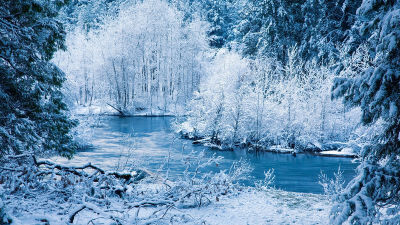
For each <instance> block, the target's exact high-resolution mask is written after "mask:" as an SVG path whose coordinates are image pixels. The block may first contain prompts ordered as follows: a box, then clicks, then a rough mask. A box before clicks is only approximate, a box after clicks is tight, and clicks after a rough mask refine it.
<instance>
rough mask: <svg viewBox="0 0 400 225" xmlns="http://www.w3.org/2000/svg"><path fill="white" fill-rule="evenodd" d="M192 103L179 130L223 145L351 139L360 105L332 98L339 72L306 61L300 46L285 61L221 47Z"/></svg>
mask: <svg viewBox="0 0 400 225" xmlns="http://www.w3.org/2000/svg"><path fill="white" fill-rule="evenodd" d="M210 60H211V66H210V67H209V68H208V70H207V76H206V78H205V81H204V82H202V84H201V86H200V91H199V92H196V93H195V95H194V98H193V99H192V101H191V103H190V110H189V112H188V116H187V117H186V120H185V121H184V122H182V123H181V125H178V126H177V127H178V128H177V129H178V131H180V132H182V133H183V134H186V135H188V136H189V137H191V138H205V140H204V141H210V142H212V143H213V144H217V145H222V147H223V148H232V147H234V146H239V145H245V146H248V145H251V146H253V147H255V148H265V147H268V146H271V145H283V146H286V147H292V148H293V147H295V148H297V149H298V150H303V149H307V148H309V147H307V146H310V145H311V146H314V147H315V146H320V145H321V143H326V142H332V141H342V142H343V141H347V140H349V136H350V134H351V133H352V132H353V131H354V129H355V128H356V127H357V124H358V122H357V120H358V117H359V116H360V113H359V111H358V110H351V111H350V110H349V108H348V107H346V106H345V105H343V104H341V103H340V102H339V101H338V100H331V98H330V89H331V86H332V84H333V78H334V77H335V75H334V73H333V71H332V70H331V69H329V68H328V67H325V66H322V65H321V64H318V63H316V62H307V63H304V62H302V61H301V60H300V57H299V56H298V53H297V49H296V48H291V49H290V51H289V59H288V60H289V61H288V63H287V65H285V66H282V65H281V64H280V63H279V62H278V61H276V60H275V59H273V58H267V57H264V58H259V59H254V60H250V59H244V58H242V57H241V56H239V55H238V54H237V53H235V52H232V51H227V50H220V51H218V52H217V54H216V55H215V57H214V58H212V59H210Z"/></svg>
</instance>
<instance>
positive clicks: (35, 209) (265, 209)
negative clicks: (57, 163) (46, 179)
mask: <svg viewBox="0 0 400 225" xmlns="http://www.w3.org/2000/svg"><path fill="white" fill-rule="evenodd" d="M6 201H7V200H6ZM60 201H61V200H59V199H50V198H48V196H37V197H36V198H31V197H27V198H22V197H21V198H17V197H15V196H9V197H8V201H7V204H8V205H7V206H8V210H9V211H10V212H12V219H13V221H14V223H13V224H16V225H19V224H21V225H23V224H52V225H58V224H59V225H61V224H67V223H68V220H69V217H70V216H71V214H72V213H73V212H74V211H75V210H76V209H77V208H79V207H81V205H80V204H76V205H73V204H68V203H61V204H60V203H59V202H60ZM61 202H62V201H61ZM127 204H128V205H129V203H127V202H126V201H123V200H121V201H115V199H114V200H112V201H110V202H109V205H108V206H107V207H104V208H103V209H101V208H97V207H95V206H94V205H90V204H89V203H88V205H90V206H92V207H93V208H94V209H93V210H91V209H85V210H82V211H81V212H80V213H79V214H77V215H76V216H75V218H74V221H75V222H74V223H72V224H90V221H93V222H94V224H99V223H101V224H112V223H113V222H115V221H113V220H110V219H109V218H107V217H105V215H99V214H98V213H96V210H97V211H101V210H104V211H107V209H108V210H109V211H115V213H116V214H120V215H121V214H123V215H124V218H125V221H129V223H126V224H146V223H148V222H150V223H152V224H169V223H174V224H227V223H228V224H238V225H239V224H255V225H256V224H328V222H327V221H328V220H329V219H328V217H329V210H330V207H331V204H330V203H329V202H328V200H327V199H326V198H325V197H324V196H322V195H316V194H302V193H292V192H285V191H279V190H274V189H269V190H267V191H261V190H256V189H254V188H249V189H246V190H243V191H241V192H240V193H237V194H236V195H230V196H222V197H220V198H219V201H214V202H213V203H212V204H210V205H208V206H205V207H199V208H197V207H196V208H188V209H184V208H182V209H176V208H171V209H170V210H169V211H168V212H166V214H165V215H163V214H161V215H158V217H155V218H153V219H152V220H149V219H148V217H149V216H150V215H152V214H153V213H156V212H157V211H158V210H163V209H164V208H163V207H150V208H143V209H140V210H139V209H138V208H129V207H127V206H126V205H127ZM46 221H47V223H46ZM123 224H125V223H123Z"/></svg>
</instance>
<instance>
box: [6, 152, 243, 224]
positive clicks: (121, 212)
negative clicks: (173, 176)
mask: <svg viewBox="0 0 400 225" xmlns="http://www.w3.org/2000/svg"><path fill="white" fill-rule="evenodd" d="M203 154H204V153H202V154H200V155H199V154H197V155H194V154H191V155H189V156H188V157H186V159H185V162H183V163H185V165H186V170H185V171H184V173H183V175H182V177H181V178H179V179H177V180H175V181H174V182H171V181H168V180H167V179H165V178H164V177H163V176H160V175H149V174H147V175H146V176H143V175H142V174H143V173H144V171H141V170H137V171H131V172H117V171H113V172H108V171H105V170H103V169H101V168H99V167H96V166H94V165H92V164H90V163H89V164H86V165H84V166H79V167H72V166H64V165H60V164H56V163H53V162H50V161H46V160H38V159H36V158H35V157H34V156H31V155H21V156H17V157H9V158H7V161H3V162H2V166H1V167H0V196H3V201H4V204H5V205H6V206H7V210H8V211H9V212H11V214H10V215H11V218H13V220H14V221H15V222H16V223H18V222H20V223H22V224H24V223H25V224H30V223H38V221H39V222H40V221H42V222H43V221H47V222H49V223H50V224H60V223H63V224H65V223H71V224H76V223H78V224H81V223H84V224H86V223H89V224H90V223H91V222H92V223H93V222H103V223H114V224H132V223H142V222H143V223H147V222H156V221H159V222H161V221H176V222H185V221H186V222H187V221H189V220H193V218H191V217H190V216H189V215H186V214H185V213H183V212H182V211H181V210H182V209H185V208H193V207H202V206H206V205H209V204H210V203H212V202H213V201H218V200H219V197H220V196H223V195H229V194H232V193H236V191H237V190H238V188H239V187H240V186H238V185H237V182H236V181H237V180H240V179H241V178H242V177H245V176H244V175H245V174H246V173H248V172H249V171H250V168H249V167H248V165H247V164H246V163H245V162H243V161H241V162H238V163H235V164H234V165H233V166H232V168H231V169H230V170H229V171H220V172H215V173H211V172H210V173H204V172H203V168H205V167H217V166H218V163H219V160H220V159H221V158H220V157H211V158H210V159H204V158H203ZM7 218H8V217H7Z"/></svg>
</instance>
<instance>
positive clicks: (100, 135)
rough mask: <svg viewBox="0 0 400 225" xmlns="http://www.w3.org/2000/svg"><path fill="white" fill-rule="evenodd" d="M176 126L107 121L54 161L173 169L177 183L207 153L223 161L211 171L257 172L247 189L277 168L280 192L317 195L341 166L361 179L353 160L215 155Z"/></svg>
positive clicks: (164, 120)
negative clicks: (86, 143)
mask: <svg viewBox="0 0 400 225" xmlns="http://www.w3.org/2000/svg"><path fill="white" fill-rule="evenodd" d="M172 121H174V117H112V116H109V117H108V116H105V117H101V124H102V126H99V127H94V128H92V132H93V133H92V137H93V139H92V145H93V147H92V148H88V149H86V150H84V151H80V152H78V153H77V154H76V156H75V157H74V158H73V159H72V160H69V161H67V160H66V159H62V158H59V157H56V158H53V160H55V161H58V162H60V163H65V164H70V165H82V164H85V163H88V162H91V163H93V164H95V165H98V166H101V167H103V168H105V169H111V170H121V169H129V168H130V166H133V167H140V168H145V169H147V170H149V171H151V172H154V173H156V172H157V171H164V173H165V171H167V170H168V178H169V179H171V180H173V179H174V178H176V177H178V176H181V175H182V173H183V171H184V170H185V167H186V166H185V160H187V156H188V155H189V154H193V155H198V154H199V153H200V152H202V151H204V152H205V157H211V156H212V155H213V154H215V155H216V156H221V157H223V159H222V160H221V162H220V163H219V164H218V167H213V168H209V170H214V171H216V170H221V169H222V170H225V169H226V170H228V169H229V168H230V167H231V165H232V163H233V162H235V161H238V160H240V159H242V160H245V161H247V162H248V163H249V164H250V166H251V167H252V168H253V171H252V172H251V173H250V175H249V176H247V179H246V180H244V181H242V183H243V184H244V185H254V182H255V181H258V180H262V179H264V171H267V170H269V169H274V174H275V187H277V188H279V189H282V190H285V191H293V192H304V193H316V194H319V193H322V192H323V189H322V187H321V186H320V185H319V184H318V180H319V178H318V177H319V174H320V173H321V171H322V172H323V173H325V174H327V175H328V176H329V177H333V173H334V172H337V170H338V167H340V169H341V171H342V172H343V177H344V180H345V181H346V182H348V181H349V180H350V179H351V178H352V177H353V176H354V175H355V168H356V167H357V163H353V162H352V159H349V158H340V157H322V156H314V155H307V154H297V156H296V157H294V156H292V155H290V154H277V153H270V152H265V153H258V154H255V153H248V152H246V151H243V150H237V151H214V150H211V149H209V148H207V147H205V146H201V145H193V144H192V142H191V141H190V140H186V139H182V138H180V137H179V136H178V135H176V134H175V133H174V132H173V130H172V129H171V122H172ZM161 167H163V169H160V168H161Z"/></svg>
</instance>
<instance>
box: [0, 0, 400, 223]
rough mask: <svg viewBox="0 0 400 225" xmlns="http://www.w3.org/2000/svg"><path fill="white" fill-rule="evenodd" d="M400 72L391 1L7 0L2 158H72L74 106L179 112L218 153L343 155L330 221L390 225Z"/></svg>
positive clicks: (399, 171) (395, 192)
mask: <svg viewBox="0 0 400 225" xmlns="http://www.w3.org/2000/svg"><path fill="white" fill-rule="evenodd" d="M399 68H400V2H399V1H398V0H373V1H371V0H355V1H350V0H296V1H288V0H222V1H217V0H199V1H194V0H184V1H175V0H170V1H164V0H144V1H139V0H82V1H78V0H71V1H66V0H65V1H62V0H52V1H45V0H43V1H42V0H35V1H33V0H32V1H30V0H29V1H25V0H4V1H2V2H1V3H0V76H1V77H0V141H1V142H0V159H1V161H0V162H1V163H2V164H5V162H6V161H8V160H10V159H11V158H13V159H14V158H19V157H26V156H27V155H34V156H41V157H46V156H48V155H53V154H60V155H63V156H66V157H72V156H73V154H74V152H75V150H76V149H77V147H78V146H79V143H77V140H78V139H77V138H76V137H74V135H73V133H74V129H76V128H74V127H76V126H77V125H78V122H77V121H76V120H74V119H71V118H72V117H71V114H76V113H79V110H81V109H82V108H100V109H101V110H100V111H101V112H109V111H111V112H112V113H118V114H122V115H134V114H139V115H177V116H182V117H180V119H179V120H177V122H176V124H175V127H176V130H177V132H180V134H182V135H183V136H185V137H187V138H192V139H195V140H201V141H203V142H207V143H208V144H211V145H213V146H217V147H218V148H220V149H224V150H226V149H235V148H239V147H244V148H247V149H252V150H265V149H268V148H270V147H271V146H280V147H284V148H294V149H296V151H299V152H301V151H316V150H317V151H321V150H326V149H330V148H332V146H334V145H335V146H337V145H339V146H342V147H343V146H347V147H350V148H351V149H352V150H353V151H354V152H355V153H357V154H358V155H359V157H360V161H361V164H360V166H359V167H358V169H357V173H358V175H357V176H356V177H355V178H354V179H353V180H352V181H351V182H350V183H349V184H348V185H347V187H346V188H344V189H343V190H341V191H340V192H337V193H334V196H333V199H334V202H335V204H334V207H333V209H332V211H331V223H332V224H342V223H344V222H350V223H351V224H375V223H382V224H398V223H399V221H400V214H399V212H400V208H399V207H400V206H399V201H400V199H399V196H400V141H399V140H400V137H399V134H400V111H399V107H400V86H399V85H400V69H399ZM68 108H69V109H70V110H71V111H68ZM24 162H25V161H24ZM31 163H32V162H31ZM17 164H19V165H22V164H23V163H22V162H21V161H18V162H17ZM32 165H36V166H38V165H47V166H49V167H52V165H50V164H46V163H43V162H42V163H41V162H37V161H36V158H35V157H34V162H33V164H32ZM6 167H7V166H4V167H2V168H3V169H2V170H1V171H0V172H1V173H2V174H3V175H1V176H0V187H1V186H2V185H3V184H7V182H8V181H7V179H5V178H4V177H7V175H4V173H6V172H10V171H11V172H12V171H13V169H4V168H6ZM7 168H12V167H7ZM52 168H53V169H54V168H58V169H59V168H60V167H57V166H54V165H53V167H52ZM99 171H100V170H99ZM69 172H71V171H69ZM100 173H101V172H100ZM74 174H75V175H77V173H74ZM102 174H104V172H103V173H102ZM116 177H118V176H116ZM27 179H28V178H27ZM13 185H15V184H13ZM6 188H7V187H6ZM0 190H1V191H2V192H4V191H3V189H0ZM4 193H5V194H7V193H8V192H7V189H6V192H4ZM0 197H1V195H0ZM0 203H1V201H0ZM0 207H1V204H0ZM0 209H1V208H0ZM2 216H3V217H4V218H6V215H5V214H4V212H3V211H2V210H0V219H1V217H2ZM72 220H73V218H72ZM3 221H5V222H3V223H5V224H7V221H6V219H3ZM0 224H2V222H1V220H0Z"/></svg>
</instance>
